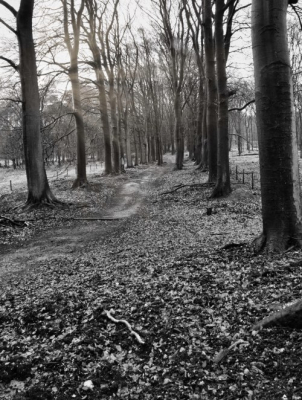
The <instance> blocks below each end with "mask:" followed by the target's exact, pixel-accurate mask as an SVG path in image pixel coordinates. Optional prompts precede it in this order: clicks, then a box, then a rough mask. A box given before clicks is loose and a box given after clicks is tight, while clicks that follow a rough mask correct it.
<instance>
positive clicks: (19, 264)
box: [0, 166, 165, 285]
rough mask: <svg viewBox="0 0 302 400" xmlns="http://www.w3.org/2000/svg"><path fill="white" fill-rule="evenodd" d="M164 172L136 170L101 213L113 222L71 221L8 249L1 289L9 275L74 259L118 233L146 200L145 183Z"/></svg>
mask: <svg viewBox="0 0 302 400" xmlns="http://www.w3.org/2000/svg"><path fill="white" fill-rule="evenodd" d="M164 170H165V168H163V167H156V166H151V167H149V168H147V169H143V170H138V173H136V174H135V177H132V178H130V179H131V181H130V182H127V183H124V184H122V186H121V188H120V189H119V190H118V191H117V193H116V194H115V196H114V198H112V199H111V200H110V202H109V204H108V206H107V207H106V208H105V209H104V210H101V216H103V217H110V218H112V220H110V221H104V220H95V221H94V220H91V221H89V222H87V221H74V224H72V226H68V227H66V228H54V229H52V230H50V231H46V232H43V233H42V234H40V235H39V236H38V237H33V238H32V239H30V240H28V241H27V242H25V243H23V244H20V245H19V246H18V247H16V248H13V249H12V248H8V249H7V251H4V254H1V258H0V285H1V283H2V284H3V283H4V282H5V280H6V278H8V277H10V276H11V275H12V274H15V273H18V275H20V274H23V273H26V271H28V270H29V269H31V268H34V267H35V266H38V265H39V263H41V262H43V261H44V260H50V259H54V258H59V257H64V258H66V257H67V258H69V257H70V258H75V257H76V253H79V252H84V251H85V249H87V247H88V246H91V244H92V243H93V242H94V241H100V240H102V238H104V237H105V236H106V237H107V236H108V235H110V233H112V232H114V231H116V230H118V229H120V228H121V227H122V226H123V224H124V223H125V221H124V220H125V219H127V218H130V217H131V216H133V215H135V214H136V213H138V212H139V210H140V208H141V206H142V203H143V201H144V199H145V197H146V189H147V183H152V182H153V181H154V180H156V179H157V178H159V177H160V176H161V175H162V174H164ZM130 175H131V174H130Z"/></svg>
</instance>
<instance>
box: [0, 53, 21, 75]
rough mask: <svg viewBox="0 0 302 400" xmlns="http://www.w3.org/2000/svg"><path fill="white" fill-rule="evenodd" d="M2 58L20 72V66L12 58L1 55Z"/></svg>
mask: <svg viewBox="0 0 302 400" xmlns="http://www.w3.org/2000/svg"><path fill="white" fill-rule="evenodd" d="M0 59H1V60H4V61H6V62H7V63H8V64H9V65H10V66H11V67H13V68H14V70H15V71H17V72H19V66H18V65H17V64H15V63H14V62H13V61H12V60H10V59H9V58H6V57H3V56H0Z"/></svg>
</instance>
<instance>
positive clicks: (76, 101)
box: [69, 61, 87, 188]
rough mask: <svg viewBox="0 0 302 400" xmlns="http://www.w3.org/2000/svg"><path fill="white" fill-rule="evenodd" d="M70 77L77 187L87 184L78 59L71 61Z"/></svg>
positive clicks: (75, 185)
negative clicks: (75, 142)
mask: <svg viewBox="0 0 302 400" xmlns="http://www.w3.org/2000/svg"><path fill="white" fill-rule="evenodd" d="M69 79H70V82H71V89H72V97H73V110H74V117H75V121H76V128H77V178H76V180H75V181H74V183H73V185H72V187H73V188H77V187H80V186H83V185H86V184H87V176H86V151H85V128H84V119H83V111H82V100H81V89H80V81H79V72H78V63H77V61H76V62H74V61H71V63H70V68H69Z"/></svg>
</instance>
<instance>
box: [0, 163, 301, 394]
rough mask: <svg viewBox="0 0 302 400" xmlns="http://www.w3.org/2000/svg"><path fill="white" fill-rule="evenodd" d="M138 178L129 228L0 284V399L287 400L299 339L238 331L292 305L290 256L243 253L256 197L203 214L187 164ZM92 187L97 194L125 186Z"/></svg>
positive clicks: (205, 199) (295, 269)
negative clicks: (139, 197)
mask: <svg viewBox="0 0 302 400" xmlns="http://www.w3.org/2000/svg"><path fill="white" fill-rule="evenodd" d="M147 170H148V172H149V173H150V171H151V172H152V174H153V179H150V180H149V181H148V183H147V185H146V188H145V201H144V203H143V205H142V206H141V208H140V210H139V212H137V213H136V215H133V216H131V217H130V218H127V219H125V220H122V221H120V222H119V223H118V224H116V226H115V229H112V230H110V234H108V235H105V236H103V237H101V238H99V240H98V241H97V242H91V243H88V244H87V246H86V248H85V249H83V250H81V251H80V252H77V253H75V254H72V255H69V256H68V257H67V256H66V257H65V256H61V257H58V258H55V259H52V260H50V261H48V260H45V261H43V262H40V263H39V264H38V265H36V266H35V269H34V270H33V271H28V273H26V274H23V275H22V276H18V275H15V276H14V277H13V278H10V280H9V281H7V282H6V286H5V287H4V288H3V289H2V291H1V294H0V324H1V331H0V399H3V400H4V399H5V400H11V399H13V400H40V399H41V400H42V399H43V400H44V399H46V400H47V399H49V400H52V399H53V400H57V399H61V400H63V399H64V400H65V399H66V400H67V399H87V400H95V399H104V400H105V399H141V400H145V399H146V400H148V399H150V400H153V399H162V400H164V399H165V400H174V399H205V400H206V399H213V400H214V399H234V400H235V399H274V400H275V399H283V400H286V399H295V400H298V399H301V398H302V383H301V377H300V371H301V367H302V346H301V342H302V335H301V332H300V331H295V330H288V329H282V328H271V329H265V330H262V331H260V332H257V333H256V332H253V331H252V329H251V328H252V325H253V324H254V323H255V321H257V320H258V319H260V318H262V317H263V316H265V315H267V314H269V313H270V312H272V311H273V310H274V309H277V308H278V307H279V305H280V304H284V303H287V302H290V301H293V300H295V299H299V298H301V291H302V283H301V268H302V254H301V252H299V251H294V250H292V251H290V252H288V253H285V254H282V255H279V256H266V255H255V254H253V251H252V248H251V247H250V245H249V244H250V243H251V241H252V239H253V238H255V237H256V236H257V235H258V234H259V233H260V231H261V216H260V212H261V209H260V198H259V189H254V190H251V188H250V187H249V186H248V185H241V184H238V182H233V189H234V191H233V193H232V194H231V195H230V196H229V197H228V198H225V199H220V200H209V195H210V193H211V187H208V186H207V185H204V183H205V182H206V174H201V173H200V172H199V171H196V170H195V167H194V165H193V163H191V162H189V161H188V162H186V164H185V168H184V170H183V171H173V170H172V166H171V165H170V164H167V165H165V166H164V167H156V166H150V167H149V168H147V169H146V171H147ZM132 174H133V175H131V173H130V174H128V178H127V179H131V176H132V177H133V179H135V176H136V175H135V171H132ZM106 179H107V181H104V180H103V178H102V179H101V181H102V185H103V186H102V188H103V190H104V192H106V190H108V191H109V189H106V188H110V185H112V184H113V185H117V186H118V185H120V184H121V183H122V179H126V178H121V177H113V178H111V181H109V178H106ZM110 182H114V183H110ZM196 184H200V186H197V185H196ZM177 185H186V186H183V187H180V186H177ZM188 185H192V186H188ZM102 193H103V191H102V190H101V191H100V196H102ZM108 193H109V192H108ZM66 196H67V194H66ZM70 196H75V194H70ZM82 196H83V197H85V196H86V195H85V194H83V195H82ZM87 196H88V197H89V196H90V194H87ZM95 196H97V195H96V193H94V194H93V196H92V198H91V201H93V199H95ZM67 197H68V196H67ZM88 197H87V198H85V199H84V198H83V199H81V202H86V201H89V199H88ZM209 208H211V211H212V213H211V215H207V209H209ZM24 217H26V216H24ZM57 223H59V222H57ZM28 229H29V230H30V228H28ZM38 229H39V228H38V227H35V230H36V232H37V230H38ZM43 229H44V228H43ZM53 229H54V227H53ZM39 232H40V233H39V234H41V231H39ZM31 234H32V235H34V234H36V233H35V232H32V233H31ZM104 310H111V315H112V316H113V317H114V318H116V319H118V320H120V319H124V320H126V321H127V322H128V323H130V324H131V327H132V329H133V330H134V331H135V332H137V333H138V334H139V335H140V337H141V338H142V340H143V341H144V343H143V344H142V343H139V341H138V340H137V337H135V336H134V335H133V334H131V332H130V331H129V329H127V327H126V326H125V324H123V323H114V322H113V321H111V320H109V319H108V318H106V316H105V315H104V313H103V311H104ZM235 342H237V343H238V345H237V346H236V347H234V348H232V349H231V350H230V351H229V352H228V354H226V355H225V357H223V358H222V359H220V360H219V357H218V358H217V356H219V355H221V354H222V353H221V350H223V349H226V348H228V347H229V346H231V345H232V344H233V343H235ZM217 361H219V362H217Z"/></svg>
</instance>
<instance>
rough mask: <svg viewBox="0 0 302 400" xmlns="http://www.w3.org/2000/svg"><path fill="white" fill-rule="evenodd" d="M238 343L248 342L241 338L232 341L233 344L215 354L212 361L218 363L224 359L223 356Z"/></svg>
mask: <svg viewBox="0 0 302 400" xmlns="http://www.w3.org/2000/svg"><path fill="white" fill-rule="evenodd" d="M240 344H243V345H248V344H249V343H248V342H245V341H244V340H242V339H239V340H237V342H235V343H233V344H232V345H231V346H230V347H228V348H227V349H223V350H221V351H220V352H219V353H218V354H217V356H215V357H214V360H213V361H214V362H215V363H216V364H218V363H219V362H220V361H221V360H223V359H224V357H226V356H227V355H228V353H229V352H230V351H231V350H232V349H233V348H234V347H236V346H238V345H240Z"/></svg>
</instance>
